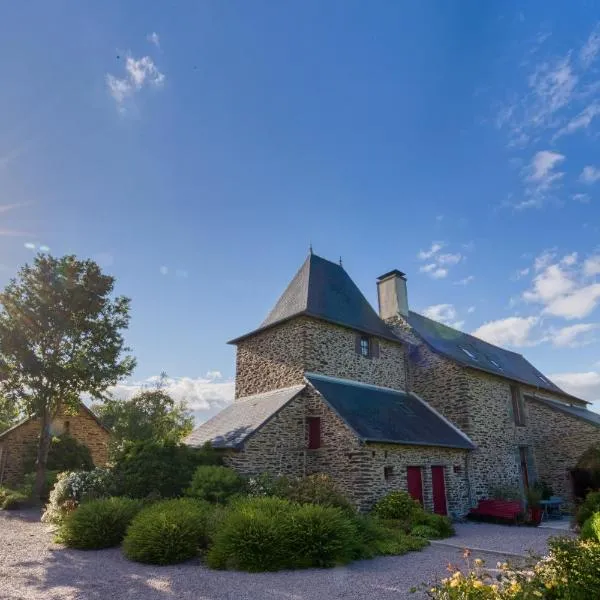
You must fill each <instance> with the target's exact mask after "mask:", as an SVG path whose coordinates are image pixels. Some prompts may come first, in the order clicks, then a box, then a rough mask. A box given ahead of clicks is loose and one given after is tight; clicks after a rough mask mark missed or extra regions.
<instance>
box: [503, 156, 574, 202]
mask: <svg viewBox="0 0 600 600" xmlns="http://www.w3.org/2000/svg"><path fill="white" fill-rule="evenodd" d="M564 160H565V156H564V154H559V153H558V152H552V151H551V150H540V151H539V152H536V153H535V155H534V156H533V158H532V159H531V163H530V164H529V165H528V166H527V168H526V169H525V170H524V175H525V195H526V199H525V200H523V201H521V202H520V203H517V204H516V205H515V208H518V209H522V208H529V207H532V206H537V207H540V206H542V205H543V204H544V201H545V200H546V198H547V196H548V193H549V192H550V190H552V188H553V187H555V186H556V185H557V183H558V181H559V180H560V179H562V178H563V177H564V171H558V170H557V167H558V165H560V164H561V163H562V162H563V161H564Z"/></svg>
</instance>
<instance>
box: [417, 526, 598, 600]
mask: <svg viewBox="0 0 600 600" xmlns="http://www.w3.org/2000/svg"><path fill="white" fill-rule="evenodd" d="M549 546H550V552H549V554H548V556H547V557H546V558H544V559H542V560H541V561H539V562H538V563H537V564H535V565H533V566H528V565H525V566H523V567H521V568H520V569H514V568H511V567H510V566H509V565H508V564H507V563H498V565H497V566H498V568H499V570H500V573H499V574H498V575H496V574H495V573H491V572H489V571H487V570H486V569H485V563H484V561H483V560H481V559H475V560H474V561H473V562H472V563H471V562H470V560H469V558H468V557H469V554H470V552H469V551H468V550H466V551H465V554H464V556H465V558H466V560H467V563H466V565H467V568H466V569H465V571H464V572H463V571H461V570H460V569H458V568H454V573H453V574H452V576H450V577H448V578H446V579H442V580H441V582H439V583H438V584H436V585H434V586H433V587H429V589H428V590H426V591H427V595H428V596H429V597H430V598H432V599H435V600H466V599H468V600H534V599H536V598H542V599H546V600H591V599H592V598H600V544H598V543H596V542H592V541H590V540H577V539H572V538H554V539H551V540H550V542H549Z"/></svg>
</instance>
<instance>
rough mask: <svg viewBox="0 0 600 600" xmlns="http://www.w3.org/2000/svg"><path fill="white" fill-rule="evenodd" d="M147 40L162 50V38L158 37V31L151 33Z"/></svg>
mask: <svg viewBox="0 0 600 600" xmlns="http://www.w3.org/2000/svg"><path fill="white" fill-rule="evenodd" d="M146 39H147V40H148V41H149V42H150V43H151V44H154V45H155V46H156V47H157V48H160V38H159V36H158V33H156V31H153V32H152V33H149V34H148V35H147V36H146Z"/></svg>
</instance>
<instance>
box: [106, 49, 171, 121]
mask: <svg viewBox="0 0 600 600" xmlns="http://www.w3.org/2000/svg"><path fill="white" fill-rule="evenodd" d="M164 81H165V76H164V74H163V73H161V72H160V71H159V70H158V68H157V67H156V65H155V64H154V61H153V60H152V59H151V58H150V57H149V56H143V57H142V58H139V59H136V58H133V57H132V56H128V57H127V59H126V61H125V76H124V77H122V78H119V77H115V76H114V75H112V74H110V73H109V74H107V75H106V85H107V87H108V91H109V93H110V95H111V96H112V97H113V99H114V100H115V102H116V103H117V108H118V109H119V111H120V112H125V103H126V101H127V100H130V99H132V98H133V96H134V95H135V94H137V93H139V92H140V91H141V90H142V89H144V88H147V87H151V88H160V87H162V85H163V84H164Z"/></svg>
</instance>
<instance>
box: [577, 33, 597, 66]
mask: <svg viewBox="0 0 600 600" xmlns="http://www.w3.org/2000/svg"><path fill="white" fill-rule="evenodd" d="M598 54H600V23H598V24H597V25H596V27H594V29H593V31H592V33H590V37H589V38H588V39H587V41H586V43H585V44H584V45H583V47H582V48H581V50H580V51H579V60H580V61H581V64H582V65H583V67H584V68H586V69H587V68H589V67H590V66H591V65H592V63H593V62H594V61H595V60H596V58H597V57H598Z"/></svg>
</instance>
